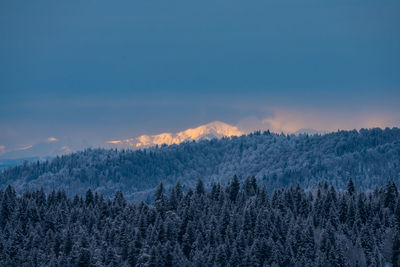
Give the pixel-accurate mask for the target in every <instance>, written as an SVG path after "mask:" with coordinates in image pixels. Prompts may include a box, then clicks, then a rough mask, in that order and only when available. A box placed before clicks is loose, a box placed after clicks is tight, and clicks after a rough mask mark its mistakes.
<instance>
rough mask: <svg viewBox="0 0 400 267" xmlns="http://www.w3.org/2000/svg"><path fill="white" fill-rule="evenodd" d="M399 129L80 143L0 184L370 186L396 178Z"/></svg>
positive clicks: (145, 191) (109, 190)
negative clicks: (166, 142) (131, 145)
mask: <svg viewBox="0 0 400 267" xmlns="http://www.w3.org/2000/svg"><path fill="white" fill-rule="evenodd" d="M399 162H400V129H399V128H392V129H389V128H386V129H384V130H383V129H380V128H376V129H368V130H367V129H361V130H360V131H356V130H353V131H338V132H334V133H328V134H322V135H319V134H318V135H306V134H301V135H284V134H275V133H270V132H269V131H267V132H264V133H261V132H255V133H253V134H249V135H241V136H239V137H236V136H232V137H230V138H226V137H223V138H221V139H211V140H200V141H196V142H183V143H181V144H179V145H172V146H161V147H151V148H146V149H137V150H116V149H87V150H85V151H81V152H76V153H72V154H68V155H64V156H62V157H55V158H54V159H53V160H51V161H44V162H39V163H33V164H24V165H20V166H16V167H11V168H7V169H5V170H3V171H1V172H0V188H5V187H6V186H7V185H8V184H11V185H13V187H15V189H16V190H17V191H18V192H23V191H24V190H26V189H30V190H31V189H37V188H39V189H40V188H43V189H44V190H45V191H46V192H51V191H52V190H54V189H59V188H63V189H65V191H66V193H67V194H68V195H70V196H73V195H74V194H85V193H86V190H87V189H88V188H91V189H92V190H94V191H96V192H100V193H103V194H104V195H106V196H107V197H110V196H112V195H114V194H115V192H116V190H122V191H123V192H124V194H126V196H127V197H128V198H129V199H133V200H146V199H147V197H149V196H151V195H152V194H153V190H154V188H155V187H156V186H157V185H158V184H159V183H160V182H163V184H164V187H165V188H166V189H168V188H171V186H173V185H174V184H175V183H176V182H177V181H180V182H181V183H182V185H183V186H184V187H186V188H187V187H188V186H194V185H195V184H196V181H197V179H199V178H202V179H203V181H204V184H205V186H206V187H210V186H211V184H212V183H213V182H220V183H222V184H226V183H228V182H229V181H230V180H231V179H232V177H233V176H234V175H237V176H238V177H239V179H241V180H242V179H245V178H246V177H249V176H250V177H251V176H254V177H255V178H256V179H257V181H258V182H259V183H262V184H263V185H265V186H266V187H267V189H268V190H269V191H272V190H273V189H274V188H279V187H287V186H290V185H296V184H299V185H301V186H303V187H305V188H311V187H314V186H315V185H317V184H318V183H320V182H321V183H324V182H327V183H328V184H330V185H334V186H336V187H338V188H345V187H346V184H347V182H348V180H349V178H352V179H353V181H354V183H355V185H356V186H357V187H358V188H364V189H374V188H375V186H376V185H378V186H379V185H383V184H385V183H386V182H387V181H388V180H393V181H394V182H396V183H399V182H400V164H399Z"/></svg>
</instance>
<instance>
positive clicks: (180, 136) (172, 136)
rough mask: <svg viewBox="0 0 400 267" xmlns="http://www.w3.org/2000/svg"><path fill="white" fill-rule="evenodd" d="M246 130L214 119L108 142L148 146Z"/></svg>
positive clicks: (121, 144)
mask: <svg viewBox="0 0 400 267" xmlns="http://www.w3.org/2000/svg"><path fill="white" fill-rule="evenodd" d="M244 134H245V132H244V131H241V130H239V128H238V127H237V126H233V125H230V124H227V123H225V122H221V121H213V122H210V123H207V124H204V125H200V126H197V127H195V128H189V129H187V130H183V131H180V132H177V133H169V132H166V133H160V134H155V135H141V136H139V137H136V138H128V139H123V140H112V141H107V142H106V143H107V144H108V145H109V146H110V147H115V148H132V149H138V148H147V147H152V146H156V145H159V146H160V145H164V144H165V145H173V144H180V143H182V142H186V141H199V140H203V139H206V140H209V139H213V138H222V137H232V136H241V135H244Z"/></svg>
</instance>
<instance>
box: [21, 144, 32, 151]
mask: <svg viewBox="0 0 400 267" xmlns="http://www.w3.org/2000/svg"><path fill="white" fill-rule="evenodd" d="M31 147H32V145H29V146H24V147H21V148H18V149H17V150H27V149H29V148H31Z"/></svg>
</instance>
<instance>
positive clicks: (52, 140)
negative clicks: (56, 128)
mask: <svg viewBox="0 0 400 267" xmlns="http://www.w3.org/2000/svg"><path fill="white" fill-rule="evenodd" d="M47 141H49V142H57V141H58V139H57V138H55V137H49V138H47Z"/></svg>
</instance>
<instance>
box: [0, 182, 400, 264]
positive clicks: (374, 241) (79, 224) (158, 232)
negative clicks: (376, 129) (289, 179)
mask: <svg viewBox="0 0 400 267" xmlns="http://www.w3.org/2000/svg"><path fill="white" fill-rule="evenodd" d="M349 188H351V186H349ZM399 231H400V197H399V192H398V189H397V187H396V185H395V183H393V182H388V183H387V184H386V185H385V186H383V187H379V188H376V189H375V190H374V191H370V192H364V191H351V190H350V191H348V190H338V189H337V188H335V187H333V186H328V185H327V184H324V185H319V186H317V187H316V188H315V189H314V190H304V189H303V188H301V187H300V186H296V187H289V188H286V189H277V190H274V192H273V193H272V194H268V193H267V190H266V188H265V187H264V186H262V187H260V186H259V185H258V184H257V183H256V180H255V178H248V179H246V180H245V181H244V182H243V183H242V184H238V180H237V178H234V179H233V180H232V181H231V182H229V183H228V184H227V186H225V187H224V186H221V185H220V184H213V185H212V187H211V190H209V191H205V190H204V188H203V184H202V181H199V182H198V183H197V186H196V188H195V189H194V190H192V189H189V190H188V191H187V192H186V193H183V192H182V188H181V185H180V184H179V183H178V184H176V185H175V186H174V187H173V188H172V190H171V192H170V193H169V194H165V192H164V189H163V186H162V185H160V186H159V187H158V189H157V191H156V194H155V195H154V205H147V204H144V203H143V202H142V203H139V204H137V203H133V202H129V201H126V200H125V198H124V195H123V193H122V192H121V191H117V192H116V193H115V196H114V198H112V199H106V198H104V197H103V196H102V195H101V194H98V193H93V192H92V191H91V190H88V191H87V193H86V196H85V197H82V196H78V195H76V196H75V197H74V198H72V199H70V198H68V197H67V195H66V193H65V191H63V190H58V191H53V192H51V193H50V194H47V195H46V194H45V192H44V191H43V190H37V191H25V192H24V193H23V194H22V195H18V194H17V193H16V192H15V190H14V189H13V188H12V187H10V186H9V187H7V188H6V190H5V191H0V265H1V266H63V267H64V266H384V265H385V264H387V263H393V266H399V264H400V235H399Z"/></svg>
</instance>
